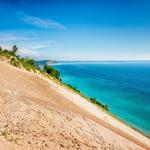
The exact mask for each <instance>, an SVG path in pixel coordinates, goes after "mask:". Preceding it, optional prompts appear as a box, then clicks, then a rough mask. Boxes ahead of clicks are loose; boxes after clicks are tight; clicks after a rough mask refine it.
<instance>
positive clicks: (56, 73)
mask: <svg viewBox="0 0 150 150" xmlns="http://www.w3.org/2000/svg"><path fill="white" fill-rule="evenodd" d="M43 71H44V72H46V73H48V74H49V75H51V76H53V77H55V78H56V79H58V80H59V79H60V72H59V71H58V70H56V69H55V68H53V67H51V66H49V65H45V66H44V68H43Z"/></svg>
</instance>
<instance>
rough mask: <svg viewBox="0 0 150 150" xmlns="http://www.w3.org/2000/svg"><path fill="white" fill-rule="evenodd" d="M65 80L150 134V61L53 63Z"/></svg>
mask: <svg viewBox="0 0 150 150" xmlns="http://www.w3.org/2000/svg"><path fill="white" fill-rule="evenodd" d="M53 66H54V67H55V68H56V69H57V70H59V71H60V72H61V78H62V80H63V82H65V83H68V84H71V85H73V86H76V87H77V88H78V89H79V90H80V91H81V92H82V93H83V94H84V95H86V96H89V97H95V98H96V99H97V100H99V101H101V102H103V103H104V104H107V105H108V106H109V110H110V112H112V113H113V114H115V115H116V116H118V117H119V118H121V119H122V120H124V121H125V122H127V123H128V124H130V125H131V126H133V127H134V128H137V129H138V130H139V131H141V132H143V133H144V134H146V135H148V136H150V62H94V63H91V62H84V63H82V62H75V63H71V62H70V63H67V62H63V63H61V64H56V65H53Z"/></svg>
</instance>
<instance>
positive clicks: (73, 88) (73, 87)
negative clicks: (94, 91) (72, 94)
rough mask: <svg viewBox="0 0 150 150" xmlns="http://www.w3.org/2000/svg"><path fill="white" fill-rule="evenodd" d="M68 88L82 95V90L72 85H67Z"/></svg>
mask: <svg viewBox="0 0 150 150" xmlns="http://www.w3.org/2000/svg"><path fill="white" fill-rule="evenodd" d="M66 86H68V87H69V88H71V89H72V90H74V91H76V92H78V93H80V90H78V89H77V88H76V87H75V86H72V85H70V84H66Z"/></svg>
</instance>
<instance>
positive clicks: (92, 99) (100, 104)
mask: <svg viewBox="0 0 150 150" xmlns="http://www.w3.org/2000/svg"><path fill="white" fill-rule="evenodd" d="M90 101H91V102H92V103H93V104H96V105H98V106H100V107H102V108H103V109H105V110H106V111H108V110H109V109H108V106H107V105H104V104H102V103H100V102H99V101H97V100H96V98H92V97H91V98H90Z"/></svg>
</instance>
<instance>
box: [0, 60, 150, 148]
mask: <svg viewBox="0 0 150 150" xmlns="http://www.w3.org/2000/svg"><path fill="white" fill-rule="evenodd" d="M0 120H1V121H0V146H1V149H2V150H10V149H12V150H14V149H17V150H18V149H21V150H22V149H27V150H28V149H29V150H30V149H55V150H57V149H83V150H88V149H91V150H93V149H97V150H98V149H119V150H121V149H122V150H124V149H138V150H140V149H150V139H149V138H147V137H145V136H144V135H142V134H141V133H139V132H137V131H135V130H133V129H132V128H130V127H129V126H127V125H126V124H124V123H122V122H120V121H119V120H117V119H115V118H114V117H112V116H110V115H109V114H108V113H107V112H105V111H103V110H102V109H99V108H98V107H97V106H95V105H93V104H92V103H90V102H88V101H87V100H86V99H84V98H83V97H81V96H80V95H78V94H77V93H75V92H73V91H71V90H69V89H67V88H65V87H64V86H63V85H60V84H59V83H56V82H54V81H52V80H50V79H48V78H46V77H44V76H41V75H39V74H35V73H32V72H28V71H25V70H21V69H19V68H15V67H13V66H11V65H10V64H8V63H7V62H5V61H0Z"/></svg>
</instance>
